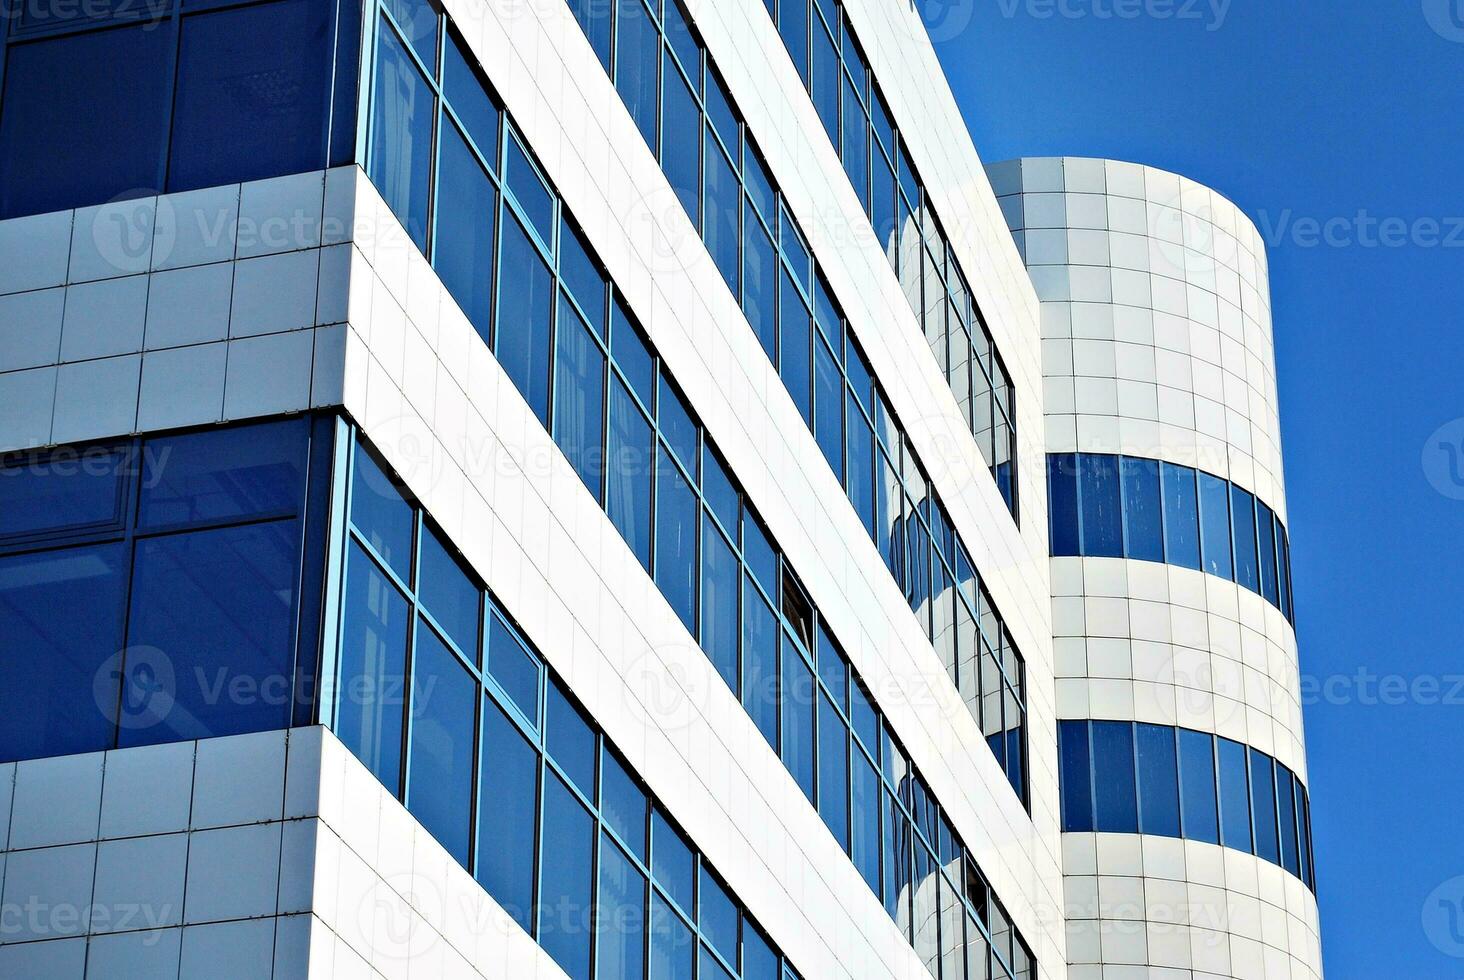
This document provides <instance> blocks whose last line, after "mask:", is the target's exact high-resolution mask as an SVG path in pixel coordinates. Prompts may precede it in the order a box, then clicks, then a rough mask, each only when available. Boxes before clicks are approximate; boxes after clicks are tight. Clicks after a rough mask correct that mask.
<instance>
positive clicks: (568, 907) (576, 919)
mask: <svg viewBox="0 0 1464 980" xmlns="http://www.w3.org/2000/svg"><path fill="white" fill-rule="evenodd" d="M544 841H545V845H546V846H545V847H544V848H543V850H542V852H541V862H540V869H539V945H541V946H543V947H544V950H545V952H547V953H548V954H549V955H550V956H552V957H553V958H554V962H556V963H558V964H559V965H560V966H561V967H562V968H563V969H564V972H565V973H567V974H569V976H570V977H572V978H574V980H589V976H590V929H589V923H590V917H589V912H590V904H591V902H592V900H593V897H592V892H591V887H590V884H591V880H592V879H591V869H592V868H593V867H594V859H595V824H594V820H593V819H592V818H591V816H590V814H589V813H588V812H586V810H585V808H584V807H583V806H582V805H581V804H580V802H579V800H577V799H575V796H574V794H573V793H571V792H570V790H569V788H568V787H567V786H565V785H564V783H563V782H562V781H561V780H560V779H559V777H558V776H554V775H550V776H549V777H548V778H547V779H546V780H545V781H544Z"/></svg>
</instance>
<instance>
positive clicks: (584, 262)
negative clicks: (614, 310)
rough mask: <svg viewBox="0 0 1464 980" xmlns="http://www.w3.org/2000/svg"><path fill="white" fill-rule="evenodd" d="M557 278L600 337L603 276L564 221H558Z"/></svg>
mask: <svg viewBox="0 0 1464 980" xmlns="http://www.w3.org/2000/svg"><path fill="white" fill-rule="evenodd" d="M559 275H560V277H561V278H562V279H563V280H564V285H565V287H566V288H568V289H569V292H570V295H572V296H573V297H574V298H575V301H576V302H578V303H579V307H580V309H581V310H582V311H583V312H584V315H585V316H586V317H588V318H589V322H590V325H591V326H592V327H594V330H595V333H596V334H597V335H599V336H600V337H602V338H603V337H604V336H605V275H604V273H602V272H601V271H600V266H599V265H598V264H597V263H596V261H595V260H594V259H593V258H592V257H591V254H590V247H589V246H588V245H586V244H585V241H584V239H583V238H581V237H580V233H579V231H578V229H576V228H574V227H573V226H571V225H570V224H569V223H568V222H567V221H564V220H562V219H561V220H560V222H559Z"/></svg>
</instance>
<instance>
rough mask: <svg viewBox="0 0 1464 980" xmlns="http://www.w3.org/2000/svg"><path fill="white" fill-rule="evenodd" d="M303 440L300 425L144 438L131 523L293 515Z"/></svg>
mask: <svg viewBox="0 0 1464 980" xmlns="http://www.w3.org/2000/svg"><path fill="white" fill-rule="evenodd" d="M308 438H309V429H308V428H307V427H306V425H305V423H304V420H303V419H301V420H298V421H293V422H267V423H265V424H263V425H248V426H243V427H240V428H233V427H231V428H227V429H215V430H211V431H204V432H195V433H191V434H189V435H181V436H167V437H164V438H158V439H149V440H147V442H146V443H145V445H144V447H143V453H142V460H143V479H142V496H141V500H140V502H139V504H138V524H139V525H141V526H144V527H146V526H153V527H156V526H160V525H169V524H191V523H198V522H203V521H221V520H234V519H237V518H244V517H255V516H261V515H279V514H295V513H298V512H299V511H300V504H301V498H302V497H303V495H304V491H305V463H306V459H305V456H306V445H307V442H308ZM358 471H359V469H358ZM403 506H405V505H403Z"/></svg>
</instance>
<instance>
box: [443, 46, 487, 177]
mask: <svg viewBox="0 0 1464 980" xmlns="http://www.w3.org/2000/svg"><path fill="white" fill-rule="evenodd" d="M475 63H476V59H475V58H473V57H471V56H470V55H468V54H467V53H465V52H464V51H463V49H462V47H461V46H460V45H459V44H458V42H457V39H456V38H450V39H449V42H448V44H447V46H446V48H445V49H444V51H443V55H442V90H443V95H444V96H445V97H446V98H447V104H448V105H450V106H452V109H453V111H454V112H456V113H457V116H458V119H460V120H461V121H462V124H463V129H464V130H465V131H466V132H467V134H468V138H469V139H471V140H472V141H473V145H474V146H476V147H477V148H478V152H479V153H480V154H482V157H483V159H484V160H485V161H487V163H488V169H489V170H497V169H498V107H497V106H496V105H494V104H493V99H492V97H491V96H490V95H489V94H488V88H487V86H486V85H484V84H483V82H481V81H480V80H479V79H478V73H477V72H476V71H475V70H474V68H473V65H474V64H475Z"/></svg>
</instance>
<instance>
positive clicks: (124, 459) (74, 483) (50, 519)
mask: <svg viewBox="0 0 1464 980" xmlns="http://www.w3.org/2000/svg"><path fill="white" fill-rule="evenodd" d="M11 461H12V463H13V465H10V466H4V467H0V538H5V537H11V536H17V535H27V534H35V533H39V532H46V531H55V530H59V529H61V528H69V527H86V526H88V525H98V524H115V523H118V522H119V521H120V520H121V519H122V513H121V512H122V501H123V495H124V493H125V492H126V484H127V483H129V482H130V479H128V480H124V471H125V470H129V469H130V466H128V463H129V456H128V454H126V453H125V452H122V451H116V452H114V451H111V450H108V449H105V448H102V447H99V446H98V447H87V448H85V449H82V450H72V449H58V450H55V451H54V452H51V453H46V454H41V455H36V456H29V455H17V456H15V457H13V458H12V460H11ZM130 475H131V474H127V476H129V477H130Z"/></svg>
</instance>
